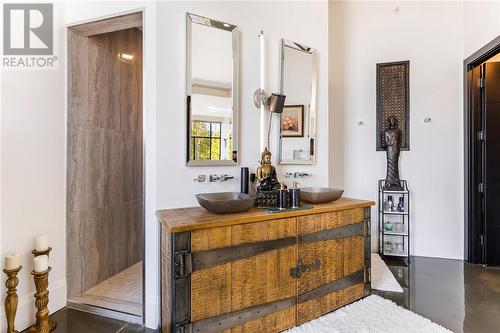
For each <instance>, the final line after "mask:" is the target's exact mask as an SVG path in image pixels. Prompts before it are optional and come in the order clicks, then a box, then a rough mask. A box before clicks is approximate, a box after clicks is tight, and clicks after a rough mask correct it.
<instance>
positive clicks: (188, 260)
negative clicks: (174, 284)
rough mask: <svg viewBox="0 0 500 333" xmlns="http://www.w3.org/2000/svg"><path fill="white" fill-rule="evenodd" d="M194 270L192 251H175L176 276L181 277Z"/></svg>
mask: <svg viewBox="0 0 500 333" xmlns="http://www.w3.org/2000/svg"><path fill="white" fill-rule="evenodd" d="M192 272H193V261H192V256H191V252H189V251H175V254H174V278H176V279H180V278H184V277H186V276H188V275H189V274H191V273H192Z"/></svg>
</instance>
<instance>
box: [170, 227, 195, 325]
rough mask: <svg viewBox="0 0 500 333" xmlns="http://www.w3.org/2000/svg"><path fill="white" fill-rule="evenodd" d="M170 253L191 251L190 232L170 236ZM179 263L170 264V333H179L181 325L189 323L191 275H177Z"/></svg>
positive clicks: (174, 261) (179, 269) (173, 261)
mask: <svg viewBox="0 0 500 333" xmlns="http://www.w3.org/2000/svg"><path fill="white" fill-rule="evenodd" d="M171 237H172V251H171V253H173V254H174V258H175V254H176V253H179V252H181V251H184V252H189V251H191V232H182V233H177V234H172V236H171ZM181 270H182V269H181V268H180V267H179V263H178V262H176V260H172V262H171V272H172V278H171V286H172V290H171V295H172V304H171V305H172V306H171V318H172V326H171V332H179V330H178V328H179V327H181V326H182V325H183V323H186V322H190V321H191V275H190V274H184V275H180V274H178V275H177V276H176V272H179V271H181Z"/></svg>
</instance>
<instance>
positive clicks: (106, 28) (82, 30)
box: [64, 7, 148, 325]
mask: <svg viewBox="0 0 500 333" xmlns="http://www.w3.org/2000/svg"><path fill="white" fill-rule="evenodd" d="M135 14H139V16H140V27H139V26H138V25H137V22H138V20H137V17H134V16H136V15H135ZM128 17H130V18H132V21H130V22H127V20H122V18H128ZM145 24H146V8H144V7H139V8H135V9H131V10H127V11H122V12H116V13H113V14H110V15H105V16H99V17H94V18H90V19H86V20H82V21H78V22H72V23H68V24H66V26H65V31H64V32H65V42H66V50H65V51H66V55H68V54H69V52H68V51H69V43H68V31H69V30H71V31H72V33H76V34H79V35H81V36H84V37H89V36H92V35H96V34H99V33H109V32H113V31H119V30H124V29H128V28H133V27H139V29H140V30H141V31H142V55H143V56H142V84H141V89H142V105H141V107H142V111H141V112H142V128H143V131H142V187H143V195H142V201H143V210H142V215H143V221H142V239H141V247H142V286H141V287H142V288H141V289H142V290H141V293H142V313H141V317H138V316H135V315H129V314H125V313H122V312H119V311H117V310H113V309H104V308H99V307H96V306H91V305H87V304H79V303H74V302H72V301H70V300H67V302H66V303H67V306H68V307H71V308H74V309H78V310H81V311H84V312H89V313H94V314H97V315H101V316H104V317H109V318H114V319H118V320H124V321H127V322H130V323H137V324H143V325H145V324H146V260H147V259H146V258H147V256H146V221H147V218H148V216H147V214H146V203H147V193H146V131H145V122H146V91H145V75H144V62H145V52H146V35H145V29H144V27H145ZM68 75H69V68H68V61H66V62H65V80H66V84H65V90H66V91H65V97H66V103H65V104H66V110H65V113H66V118H67V116H68V113H69V107H70V106H69V103H68V94H69V91H68V83H69V82H68ZM65 126H66V127H67V122H66V124H65ZM67 132H68V129H67V128H66V140H67ZM67 143H68V142H66V145H67ZM67 149H68V147H67V146H66V150H67ZM66 158H67V157H66ZM66 183H67V179H66ZM67 223H68V217H67V216H66V225H67ZM66 246H67V244H66ZM66 260H68V258H66ZM66 296H67V295H66Z"/></svg>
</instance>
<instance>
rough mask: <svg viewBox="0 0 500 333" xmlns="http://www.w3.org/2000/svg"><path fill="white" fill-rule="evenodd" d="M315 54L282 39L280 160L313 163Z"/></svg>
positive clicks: (283, 161) (300, 45) (282, 161)
mask: <svg viewBox="0 0 500 333" xmlns="http://www.w3.org/2000/svg"><path fill="white" fill-rule="evenodd" d="M317 63H318V55H317V51H316V50H315V49H312V48H310V47H307V46H304V45H302V44H299V43H295V42H291V41H288V40H284V39H282V40H281V67H280V68H281V75H280V88H281V93H282V94H284V95H286V103H285V106H284V108H283V113H281V115H280V124H279V129H280V130H279V156H278V158H279V163H280V164H313V163H314V162H315V147H316V112H317V110H316V98H317V96H316V92H317V77H318V72H317V71H318V68H317Z"/></svg>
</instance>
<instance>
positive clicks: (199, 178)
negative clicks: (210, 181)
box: [193, 175, 207, 183]
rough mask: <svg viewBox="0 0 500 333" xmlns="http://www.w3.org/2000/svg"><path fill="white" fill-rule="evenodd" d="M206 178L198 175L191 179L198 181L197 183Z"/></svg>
mask: <svg viewBox="0 0 500 333" xmlns="http://www.w3.org/2000/svg"><path fill="white" fill-rule="evenodd" d="M206 179H207V176H205V175H198V176H196V177H195V178H194V179H193V181H195V182H198V183H203V182H204V181H205V180H206Z"/></svg>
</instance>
